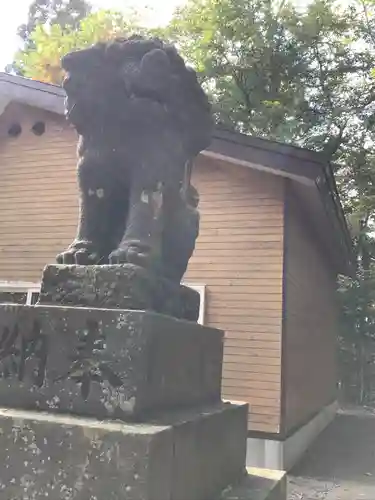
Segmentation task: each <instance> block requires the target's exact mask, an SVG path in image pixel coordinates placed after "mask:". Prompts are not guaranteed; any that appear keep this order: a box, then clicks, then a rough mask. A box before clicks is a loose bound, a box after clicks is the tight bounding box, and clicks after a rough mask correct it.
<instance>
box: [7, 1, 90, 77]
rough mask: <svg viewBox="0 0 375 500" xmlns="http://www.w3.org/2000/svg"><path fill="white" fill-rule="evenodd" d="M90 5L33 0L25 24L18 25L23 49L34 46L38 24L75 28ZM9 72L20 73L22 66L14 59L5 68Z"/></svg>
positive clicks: (79, 2) (81, 2) (84, 2)
mask: <svg viewBox="0 0 375 500" xmlns="http://www.w3.org/2000/svg"><path fill="white" fill-rule="evenodd" d="M90 10H91V7H90V5H89V3H88V2H86V0H34V1H33V2H32V3H31V5H30V7H29V12H28V19H27V22H26V23H25V24H21V26H19V27H18V30H17V34H18V36H19V37H20V39H21V42H22V47H23V50H32V49H34V48H35V40H34V38H35V37H34V36H33V32H34V31H35V30H36V29H37V27H38V26H43V25H58V26H59V27H60V28H61V29H62V30H65V29H67V28H70V29H75V28H76V27H77V26H78V24H79V23H80V21H81V20H82V19H84V18H85V17H86V16H87V15H88V14H89V13H90ZM6 71H8V72H9V73H15V74H18V75H22V74H23V72H22V68H20V66H19V65H17V62H16V61H13V63H12V64H9V65H8V66H7V68H6Z"/></svg>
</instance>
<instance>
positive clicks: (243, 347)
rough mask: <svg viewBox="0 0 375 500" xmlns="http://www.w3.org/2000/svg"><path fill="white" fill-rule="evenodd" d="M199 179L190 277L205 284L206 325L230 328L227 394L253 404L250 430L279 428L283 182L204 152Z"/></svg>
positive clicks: (226, 357) (196, 178)
mask: <svg viewBox="0 0 375 500" xmlns="http://www.w3.org/2000/svg"><path fill="white" fill-rule="evenodd" d="M193 184H194V185H196V186H197V188H198V190H199V192H200V198H201V202H200V212H201V230H200V236H199V238H198V241H197V246H196V251H195V254H194V256H193V258H192V259H191V261H190V264H189V268H188V272H187V275H186V281H190V282H192V283H199V284H204V285H206V287H207V298H206V303H207V311H206V324H207V325H210V326H215V327H217V328H221V329H223V330H224V331H225V332H226V338H225V349H224V377H223V395H224V397H225V398H227V399H234V400H244V401H248V402H249V403H250V415H249V430H252V431H264V432H270V433H277V432H278V431H279V424H280V387H281V382H280V371H281V324H282V275H283V255H282V249H283V231H284V218H283V182H282V180H281V179H279V178H277V177H275V176H271V175H269V174H264V173H260V172H256V171H253V170H249V169H245V168H243V167H238V166H234V165H229V164H224V163H221V162H220V161H218V160H213V159H208V158H205V157H201V158H200V159H199V161H198V162H197V166H196V168H195V170H194V177H193Z"/></svg>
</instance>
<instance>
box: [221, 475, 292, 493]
mask: <svg viewBox="0 0 375 500" xmlns="http://www.w3.org/2000/svg"><path fill="white" fill-rule="evenodd" d="M247 472H248V475H247V477H246V478H245V479H243V481H242V482H241V483H240V484H239V485H238V486H235V487H230V488H228V489H227V490H226V491H225V492H224V493H223V494H222V496H221V498H220V500H286V499H287V496H286V495H287V481H286V473H285V472H282V471H275V470H269V469H257V468H255V467H249V468H248V469H247Z"/></svg>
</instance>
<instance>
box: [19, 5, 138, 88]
mask: <svg viewBox="0 0 375 500" xmlns="http://www.w3.org/2000/svg"><path fill="white" fill-rule="evenodd" d="M136 26H137V24H136V18H135V17H134V16H125V15H123V14H121V13H118V12H112V11H106V10H102V11H98V12H95V13H92V14H89V15H88V16H87V17H86V18H85V19H83V20H82V21H80V23H79V24H78V26H77V27H76V28H62V27H61V26H60V24H53V25H51V26H43V25H37V27H36V28H35V29H34V31H33V32H32V33H31V35H30V40H31V42H32V45H31V47H28V48H26V49H25V50H21V51H19V52H18V53H17V54H16V57H15V65H16V67H17V68H19V69H20V70H21V71H22V73H23V74H24V76H27V77H29V78H33V79H36V80H41V81H44V82H48V83H55V84H60V83H61V81H62V78H63V71H62V69H61V65H60V61H61V57H62V56H64V55H65V54H67V53H68V52H70V51H72V50H75V49H80V48H84V47H87V46H90V45H93V44H94V43H96V42H99V41H102V40H109V39H111V38H115V37H118V36H127V35H129V34H131V33H132V32H134V31H135V30H136ZM136 31H137V32H138V33H139V32H140V29H137V30H136Z"/></svg>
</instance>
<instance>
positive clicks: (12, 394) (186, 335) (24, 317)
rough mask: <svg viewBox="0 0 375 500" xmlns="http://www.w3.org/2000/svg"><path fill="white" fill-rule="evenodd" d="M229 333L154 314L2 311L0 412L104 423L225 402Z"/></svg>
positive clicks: (19, 308)
mask: <svg viewBox="0 0 375 500" xmlns="http://www.w3.org/2000/svg"><path fill="white" fill-rule="evenodd" d="M222 358H223V332H221V331H220V330H216V329H213V328H208V327H203V326H201V325H197V324H196V323H192V322H188V321H182V320H177V319H175V318H171V317H168V316H163V315H160V314H156V313H152V312H143V311H127V310H120V309H98V308H94V309H90V308H78V307H58V306H22V305H1V306H0V406H5V407H11V408H22V409H41V410H47V411H51V412H66V413H73V414H77V415H84V416H94V417H97V418H119V419H123V420H129V419H133V420H139V419H143V418H144V417H145V416H146V415H148V414H149V413H150V412H151V413H152V412H155V411H166V410H168V409H176V408H179V407H190V406H193V407H194V406H199V405H202V404H209V403H216V402H219V401H220V392H221V369H222Z"/></svg>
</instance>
